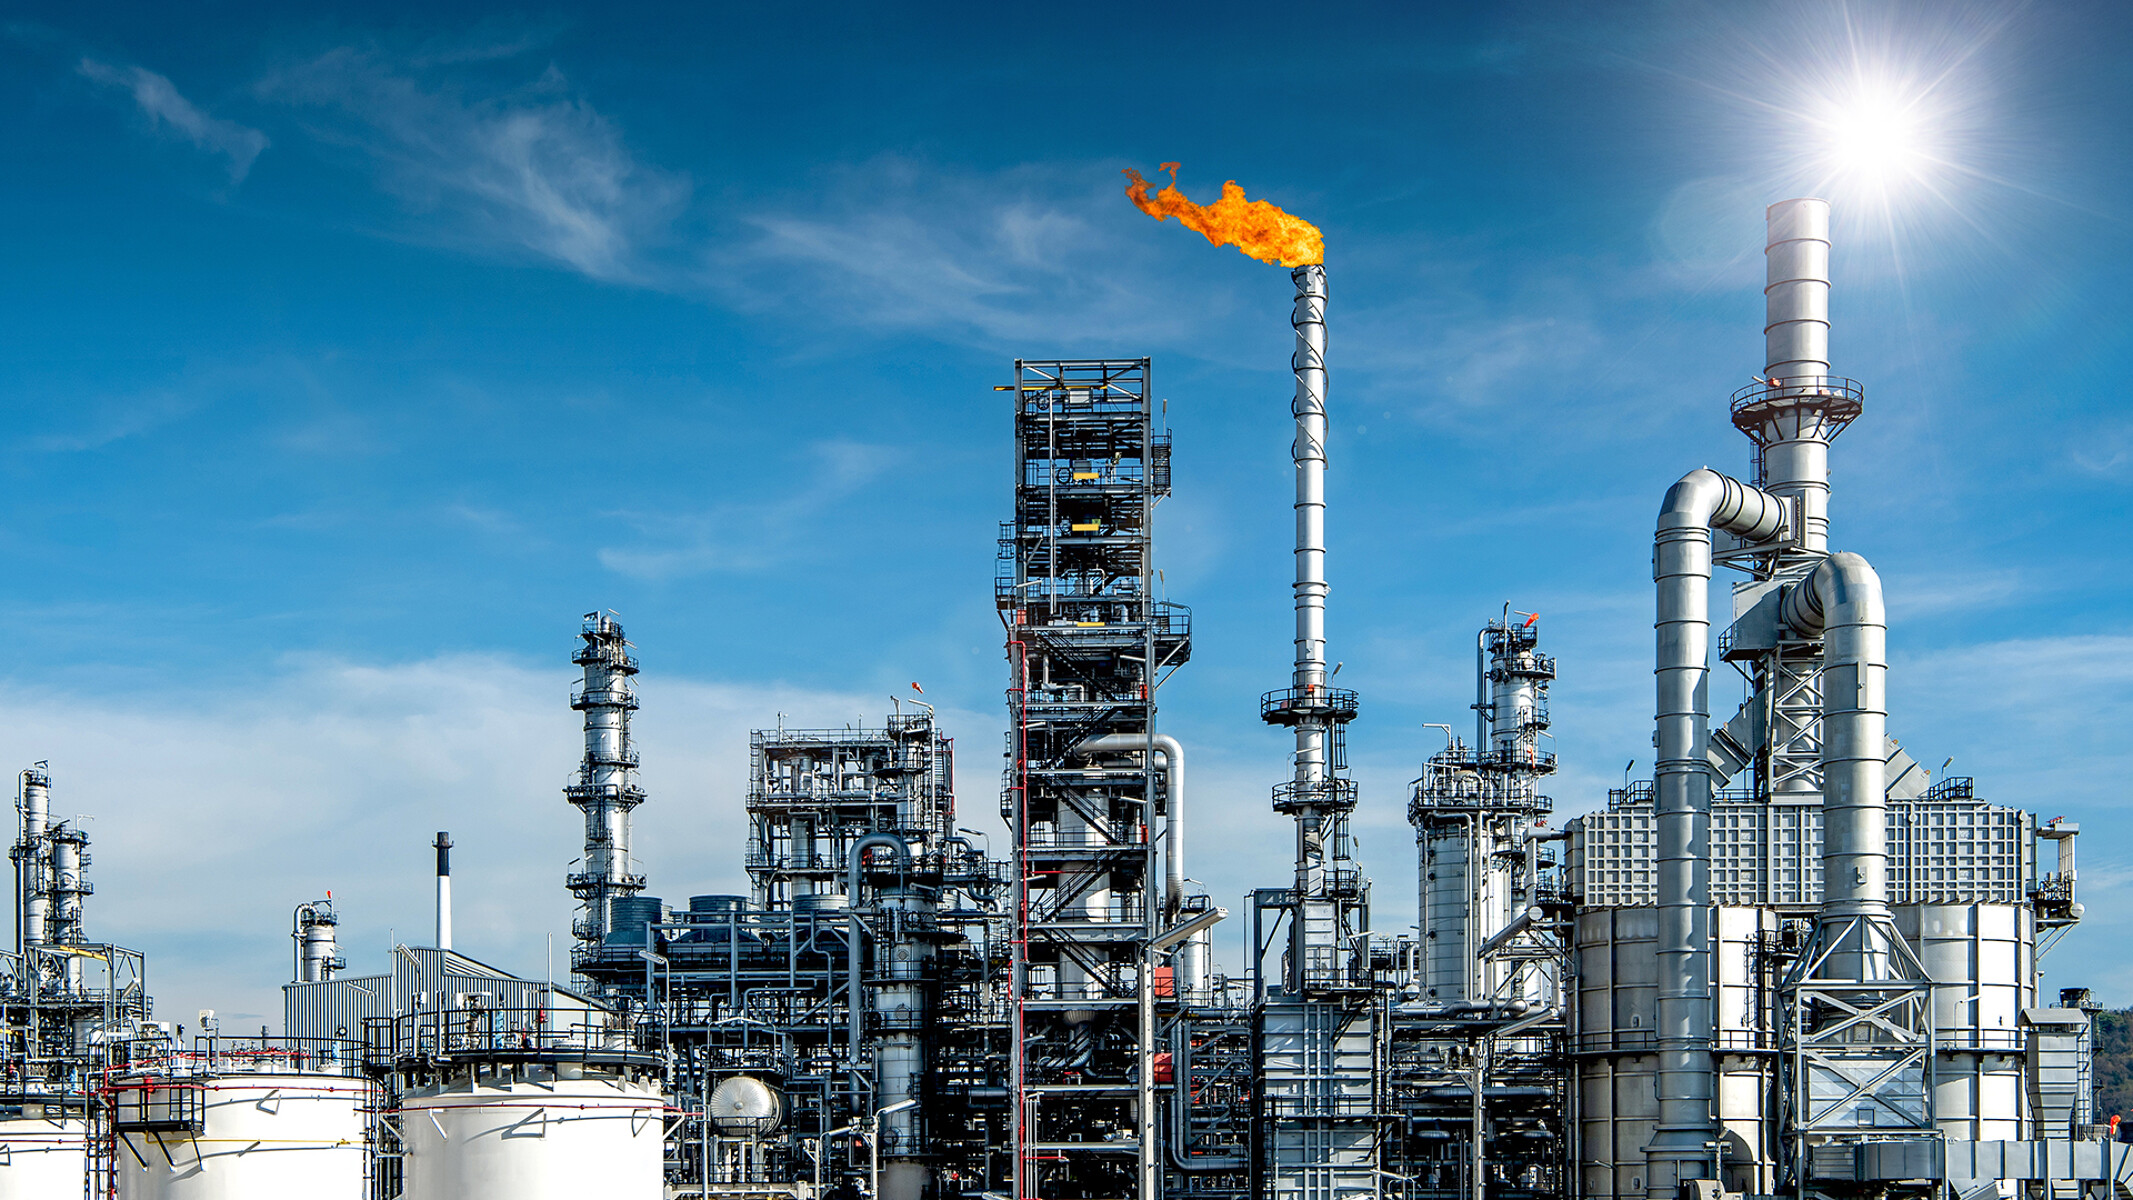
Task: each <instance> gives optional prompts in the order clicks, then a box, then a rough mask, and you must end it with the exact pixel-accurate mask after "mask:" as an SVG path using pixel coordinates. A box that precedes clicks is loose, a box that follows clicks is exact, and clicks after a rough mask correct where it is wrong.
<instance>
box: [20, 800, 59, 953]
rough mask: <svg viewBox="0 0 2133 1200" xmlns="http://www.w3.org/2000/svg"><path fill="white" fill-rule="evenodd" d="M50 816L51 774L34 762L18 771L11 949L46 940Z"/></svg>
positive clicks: (50, 862)
mask: <svg viewBox="0 0 2133 1200" xmlns="http://www.w3.org/2000/svg"><path fill="white" fill-rule="evenodd" d="M51 819H52V775H51V772H50V770H49V769H47V768H46V766H45V764H43V763H38V764H37V765H36V766H33V767H31V768H29V769H28V770H26V771H24V772H23V773H22V837H21V839H20V840H19V841H17V842H16V843H15V845H14V849H13V853H12V855H11V857H12V858H14V860H15V878H16V881H17V883H18V885H19V887H20V889H21V894H20V895H19V897H18V898H17V901H16V909H15V916H16V927H15V949H16V951H17V952H18V953H19V952H21V951H22V950H23V949H25V948H26V947H27V946H28V945H29V944H30V943H32V942H43V941H49V940H51V938H50V932H49V931H48V930H47V929H46V928H45V924H46V921H47V918H48V915H49V914H50V912H51V906H52V879H51V875H52V852H51V847H50V846H49V845H48V844H47V843H46V841H45V835H46V832H47V831H48V830H49V828H50V825H51Z"/></svg>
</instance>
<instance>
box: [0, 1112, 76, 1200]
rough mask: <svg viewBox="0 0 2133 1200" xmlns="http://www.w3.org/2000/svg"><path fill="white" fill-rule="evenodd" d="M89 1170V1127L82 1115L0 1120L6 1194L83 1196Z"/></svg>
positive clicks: (0, 1181) (6, 1197) (0, 1194)
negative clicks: (80, 1116)
mask: <svg viewBox="0 0 2133 1200" xmlns="http://www.w3.org/2000/svg"><path fill="white" fill-rule="evenodd" d="M88 1175H89V1129H88V1126H87V1125H86V1124H85V1123H84V1122H83V1121H82V1120H81V1119H80V1118H79V1117H53V1118H46V1117H18V1118H15V1119H12V1120H6V1121H0V1200H52V1198H53V1197H74V1196H79V1195H81V1194H82V1192H83V1190H84V1189H85V1188H86V1187H87V1185H88Z"/></svg>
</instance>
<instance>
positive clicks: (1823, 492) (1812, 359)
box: [1756, 200, 1836, 552]
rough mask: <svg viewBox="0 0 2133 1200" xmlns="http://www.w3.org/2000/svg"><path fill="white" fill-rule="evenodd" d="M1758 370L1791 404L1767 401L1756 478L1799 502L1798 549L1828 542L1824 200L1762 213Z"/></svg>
mask: <svg viewBox="0 0 2133 1200" xmlns="http://www.w3.org/2000/svg"><path fill="white" fill-rule="evenodd" d="M1764 215H1765V220H1766V221H1767V222H1768V237H1767V242H1766V245H1765V246H1764V249H1763V253H1764V256H1765V259H1766V266H1767V270H1768V276H1767V278H1768V281H1769V282H1768V284H1767V285H1766V286H1765V287H1764V289H1763V313H1764V315H1763V358H1764V363H1765V365H1764V368H1763V372H1764V375H1765V376H1766V377H1767V378H1768V379H1769V381H1770V384H1771V386H1772V388H1773V390H1776V391H1778V392H1779V393H1781V394H1782V395H1784V396H1786V397H1788V398H1791V399H1794V400H1795V401H1796V403H1793V404H1790V405H1783V406H1774V407H1773V409H1772V411H1771V412H1770V414H1769V417H1768V418H1767V426H1766V427H1765V428H1764V430H1763V441H1764V447H1763V477H1762V478H1761V479H1759V480H1757V481H1756V482H1758V483H1760V484H1762V485H1763V486H1764V487H1765V488H1768V489H1769V490H1770V491H1771V492H1772V493H1773V494H1775V495H1779V496H1786V497H1790V498H1792V499H1793V501H1794V503H1796V504H1798V505H1799V506H1800V521H1799V528H1798V530H1797V531H1796V536H1797V537H1798V538H1799V542H1800V548H1801V549H1803V550H1808V551H1814V552H1820V551H1823V550H1826V549H1828V547H1829V441H1830V438H1831V437H1833V436H1835V432H1836V427H1833V426H1832V424H1831V422H1830V420H1829V414H1828V413H1827V411H1826V410H1825V408H1824V406H1823V405H1822V404H1821V403H1820V402H1819V399H1818V398H1819V397H1820V396H1822V395H1823V394H1824V393H1825V392H1826V391H1827V390H1828V387H1829V202H1828V201H1827V200H1781V201H1779V202H1778V203H1776V204H1773V205H1771V206H1770V208H1769V209H1768V210H1767V212H1766V213H1765V214H1764Z"/></svg>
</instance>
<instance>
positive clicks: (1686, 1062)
mask: <svg viewBox="0 0 2133 1200" xmlns="http://www.w3.org/2000/svg"><path fill="white" fill-rule="evenodd" d="M1783 528H1784V505H1783V504H1782V502H1780V501H1779V500H1778V499H1777V498H1776V497H1774V496H1771V495H1769V494H1768V493H1766V492H1763V491H1761V490H1759V489H1756V488H1753V487H1750V486H1748V485H1747V484H1744V483H1741V482H1740V481H1739V480H1736V479H1732V478H1730V477H1728V476H1725V475H1721V474H1719V473H1718V472H1716V471H1713V470H1710V469H1709V468H1700V469H1698V470H1695V471H1691V472H1690V473H1689V474H1687V475H1685V476H1683V477H1682V479H1681V482H1679V483H1677V484H1675V485H1674V486H1673V487H1672V488H1670V489H1668V491H1667V494H1666V500H1665V502H1664V503H1663V504H1662V505H1661V506H1660V509H1659V520H1658V526H1657V529H1656V531H1655V533H1654V535H1653V548H1652V576H1653V579H1654V582H1655V583H1656V585H1657V593H1658V595H1657V614H1658V615H1657V624H1656V628H1657V635H1658V636H1657V658H1656V663H1655V666H1654V676H1655V678H1656V681H1657V690H1658V706H1657V718H1656V719H1657V732H1656V735H1655V737H1654V739H1653V742H1654V745H1655V746H1656V747H1657V749H1658V755H1657V759H1656V761H1655V763H1654V777H1653V788H1654V794H1655V803H1654V810H1655V812H1654V816H1655V820H1654V827H1655V828H1654V832H1655V836H1656V841H1657V846H1658V856H1657V857H1658V864H1657V869H1656V872H1655V879H1654V883H1655V890H1656V892H1657V902H1658V928H1657V950H1656V953H1657V956H1658V969H1659V978H1660V980H1661V984H1660V992H1659V1004H1658V1015H1657V1026H1658V1029H1657V1041H1656V1049H1657V1052H1658V1057H1659V1078H1658V1105H1659V1107H1658V1126H1657V1130H1656V1132H1655V1133H1654V1135H1653V1137H1652V1141H1651V1144H1650V1147H1649V1150H1648V1153H1647V1156H1646V1157H1647V1162H1646V1170H1645V1181H1644V1182H1645V1189H1646V1192H1647V1194H1648V1195H1650V1196H1651V1197H1652V1200H1671V1198H1672V1197H1673V1196H1674V1194H1675V1192H1676V1190H1677V1189H1678V1187H1679V1185H1680V1184H1681V1183H1683V1182H1685V1181H1687V1180H1691V1179H1705V1178H1709V1177H1710V1175H1709V1171H1708V1167H1709V1163H1710V1161H1711V1154H1710V1151H1709V1146H1708V1145H1707V1143H1709V1142H1710V1141H1712V1140H1713V1138H1714V1136H1715V1135H1714V1133H1713V1124H1712V1108H1711V1106H1712V1094H1711V1078H1712V1063H1711V1009H1710V1005H1711V964H1710V928H1709V906H1710V900H1711V878H1710V870H1711V863H1710V837H1711V829H1710V822H1711V779H1710V776H1709V775H1708V774H1707V773H1706V768H1705V759H1706V757H1707V756H1708V754H1709V752H1710V746H1709V734H1710V711H1709V701H1708V688H1709V678H1710V657H1709V655H1710V651H1709V646H1710V639H1711V617H1710V602H1711V601H1710V586H1711V531H1712V530H1713V529H1721V530H1724V531H1725V532H1727V533H1730V534H1733V535H1734V536H1736V537H1738V538H1740V539H1742V540H1743V541H1747V542H1761V541H1765V540H1768V539H1770V538H1773V537H1775V536H1776V535H1777V534H1778V533H1780V532H1781V531H1782V530H1783Z"/></svg>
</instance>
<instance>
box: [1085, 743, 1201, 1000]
mask: <svg viewBox="0 0 2133 1200" xmlns="http://www.w3.org/2000/svg"><path fill="white" fill-rule="evenodd" d="M1150 746H1153V747H1154V748H1155V753H1156V756H1157V757H1158V758H1160V759H1161V760H1162V763H1163V790H1164V791H1165V792H1166V793H1167V794H1168V795H1169V797H1170V818H1169V821H1168V822H1167V823H1166V824H1165V825H1164V827H1163V914H1164V916H1165V917H1166V918H1167V919H1169V920H1173V921H1175V920H1177V918H1178V913H1179V911H1180V910H1181V909H1182V908H1183V907H1184V904H1185V746H1184V743H1182V742H1180V741H1178V739H1176V738H1174V737H1171V736H1169V735H1168V734H1160V733H1159V734H1156V735H1155V736H1154V737H1150V736H1148V735H1147V734H1143V733H1107V734H1104V735H1103V736H1101V737H1093V738H1090V739H1088V740H1087V741H1085V742H1082V743H1081V744H1080V745H1078V746H1076V747H1074V753H1076V754H1140V753H1144V752H1146V751H1147V750H1148V748H1149V747H1150ZM1207 950H1208V940H1207V938H1205V937H1203V936H1201V935H1198V934H1195V935H1194V936H1193V937H1192V938H1190V939H1188V940H1187V941H1186V943H1185V945H1184V946H1183V947H1182V948H1180V949H1179V951H1178V965H1179V967H1180V970H1179V971H1178V975H1179V977H1180V978H1181V980H1182V982H1183V984H1184V987H1185V988H1186V990H1187V993H1188V994H1190V995H1195V996H1197V995H1199V994H1200V990H1201V989H1202V988H1203V987H1205V986H1206V984H1207Z"/></svg>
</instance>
